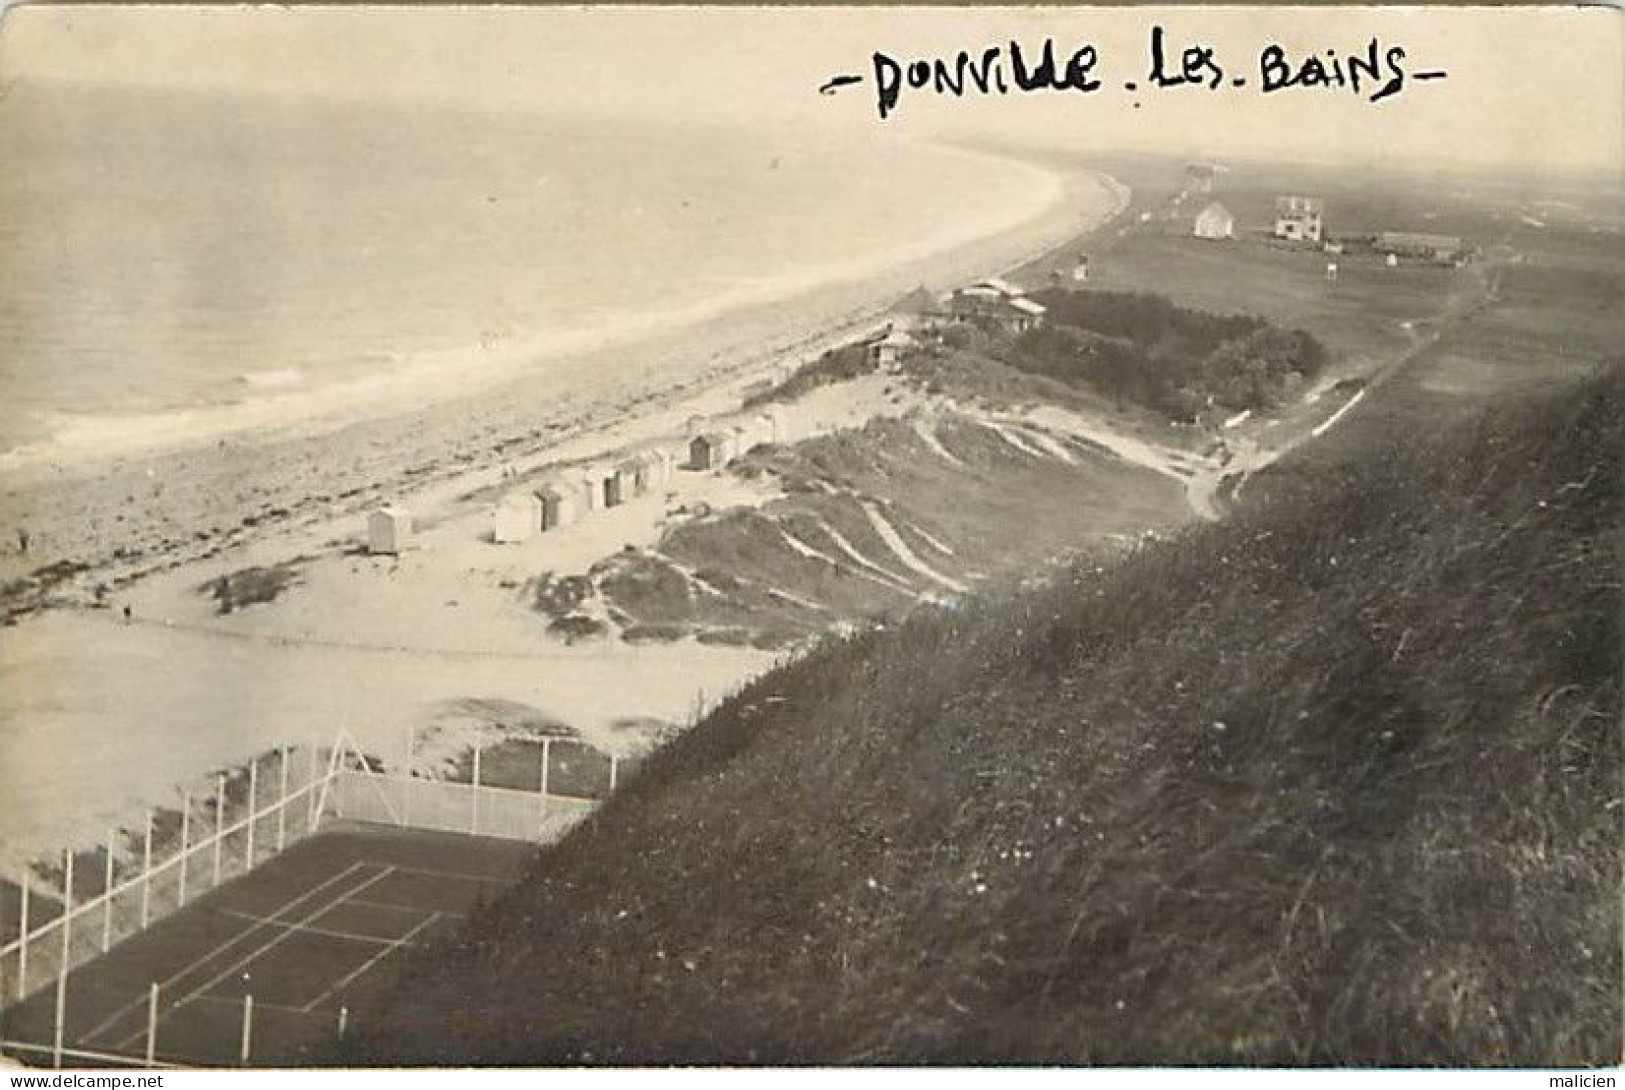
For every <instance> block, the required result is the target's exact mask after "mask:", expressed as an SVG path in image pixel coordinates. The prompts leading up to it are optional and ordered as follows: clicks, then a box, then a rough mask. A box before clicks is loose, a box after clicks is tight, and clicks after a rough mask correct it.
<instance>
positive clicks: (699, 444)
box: [688, 431, 737, 469]
mask: <svg viewBox="0 0 1625 1090" xmlns="http://www.w3.org/2000/svg"><path fill="white" fill-rule="evenodd" d="M736 450H737V443H736V441H735V439H734V438H733V435H732V434H731V433H729V432H725V431H708V432H706V433H705V434H703V435H696V436H695V437H694V438H693V439H690V440H689V441H688V466H689V468H690V469H718V468H720V467H722V466H725V465H727V464H728V463H729V462H730V461H732V460H733V457H734V453H735V451H736Z"/></svg>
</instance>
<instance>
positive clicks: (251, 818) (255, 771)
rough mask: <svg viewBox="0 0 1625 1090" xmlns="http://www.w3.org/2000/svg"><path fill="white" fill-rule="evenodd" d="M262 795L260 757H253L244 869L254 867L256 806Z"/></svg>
mask: <svg viewBox="0 0 1625 1090" xmlns="http://www.w3.org/2000/svg"><path fill="white" fill-rule="evenodd" d="M259 795H260V759H259V758H258V757H254V758H252V759H251V760H250V761H249V762H248V846H247V847H246V848H244V849H243V870H245V871H249V870H253V869H254V825H255V824H256V814H255V812H254V808H255V806H257V805H258V803H259Z"/></svg>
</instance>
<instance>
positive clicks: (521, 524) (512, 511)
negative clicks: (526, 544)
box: [491, 492, 542, 545]
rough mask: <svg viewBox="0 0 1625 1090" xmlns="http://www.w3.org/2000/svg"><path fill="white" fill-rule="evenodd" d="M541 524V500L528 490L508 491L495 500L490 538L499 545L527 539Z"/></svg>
mask: <svg viewBox="0 0 1625 1090" xmlns="http://www.w3.org/2000/svg"><path fill="white" fill-rule="evenodd" d="M541 525H542V503H541V501H540V500H539V499H537V498H536V497H535V496H533V495H531V494H529V493H528V492H510V493H509V494H508V495H506V496H503V497H502V499H501V500H499V501H497V506H496V511H495V512H493V514H492V526H491V540H493V541H495V542H496V543H497V544H499V545H508V544H515V543H518V542H521V541H529V540H530V539H531V537H532V536H534V535H535V533H536V531H537V530H539V529H541Z"/></svg>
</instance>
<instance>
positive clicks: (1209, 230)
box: [1196, 201, 1236, 238]
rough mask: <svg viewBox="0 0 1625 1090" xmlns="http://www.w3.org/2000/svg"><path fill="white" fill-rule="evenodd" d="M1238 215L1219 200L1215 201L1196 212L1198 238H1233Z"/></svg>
mask: <svg viewBox="0 0 1625 1090" xmlns="http://www.w3.org/2000/svg"><path fill="white" fill-rule="evenodd" d="M1235 233H1236V217H1235V216H1232V215H1231V214H1230V210H1229V209H1228V208H1226V207H1225V206H1224V205H1222V204H1220V203H1219V202H1218V201H1214V202H1213V203H1212V204H1210V205H1208V206H1207V207H1206V208H1204V209H1202V210H1201V211H1200V212H1198V213H1197V214H1196V237H1197V238H1233V237H1234V236H1235Z"/></svg>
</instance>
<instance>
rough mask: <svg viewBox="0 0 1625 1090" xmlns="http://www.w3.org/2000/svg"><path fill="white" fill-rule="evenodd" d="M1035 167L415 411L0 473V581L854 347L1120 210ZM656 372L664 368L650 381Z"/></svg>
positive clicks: (211, 545) (203, 544) (147, 551)
mask: <svg viewBox="0 0 1625 1090" xmlns="http://www.w3.org/2000/svg"><path fill="white" fill-rule="evenodd" d="M1023 168H1024V169H1029V170H1038V169H1040V168H1037V167H1034V166H1032V165H1031V164H1030V163H1024V164H1023ZM1043 173H1045V174H1046V175H1047V176H1048V177H1050V178H1052V179H1054V180H1055V182H1056V186H1057V190H1056V193H1055V194H1054V197H1053V199H1051V200H1050V201H1049V202H1047V203H1046V204H1045V206H1044V207H1043V208H1042V209H1041V210H1040V211H1039V212H1038V213H1037V214H1035V215H1032V216H1029V217H1027V218H1025V219H1023V220H1022V221H1021V222H1020V223H1019V224H1017V225H1015V226H1014V227H1007V228H1005V229H1003V230H1000V231H998V232H996V233H995V234H993V235H991V236H986V237H981V238H978V239H977V240H975V241H974V242H970V243H964V244H960V245H957V246H953V247H951V248H950V249H949V250H947V251H945V252H932V253H930V254H928V255H926V256H924V257H916V258H914V259H912V260H909V261H905V262H903V263H901V264H891V265H888V267H886V268H885V269H884V270H883V271H881V272H878V273H872V274H870V275H865V276H859V277H856V278H855V279H848V280H843V281H837V282H835V283H828V284H823V285H821V286H820V287H818V288H817V289H813V290H810V291H806V292H801V293H798V294H796V295H795V296H793V297H792V298H789V299H786V300H776V301H773V302H769V303H764V304H760V305H757V306H752V307H746V308H743V309H741V310H730V311H727V312H725V313H722V314H719V315H716V316H713V317H710V318H707V319H705V320H702V321H699V322H697V323H695V324H691V325H688V326H686V327H683V328H679V329H676V330H667V331H662V332H654V333H649V334H646V335H644V336H641V337H639V338H638V339H637V340H635V341H633V342H631V343H627V344H615V345H611V346H608V347H603V348H599V349H597V350H594V351H590V352H583V353H579V354H576V355H574V356H569V357H565V358H561V359H557V360H550V361H548V366H547V367H545V368H537V369H534V370H530V371H528V372H521V373H518V374H512V375H504V376H501V377H500V380H498V381H485V382H477V383H474V384H473V385H474V388H473V389H467V388H464V389H461V390H458V391H456V392H455V393H448V392H446V391H439V393H440V396H439V397H436V398H434V399H432V403H431V405H430V407H428V408H424V407H421V406H416V407H411V408H404V409H400V408H397V409H396V410H395V411H390V412H387V413H384V414H382V415H368V416H366V417H365V418H362V419H348V420H344V419H341V420H338V421H337V422H334V421H333V420H331V419H328V418H326V417H321V418H318V419H316V420H310V419H302V418H301V419H294V420H271V421H266V422H264V423H262V425H261V426H258V427H255V428H253V429H251V430H247V431H237V432H233V433H231V434H229V435H227V434H210V435H208V436H207V437H205V438H203V439H201V440H194V441H191V442H186V443H182V444H180V445H171V446H169V447H167V448H164V449H156V450H151V451H148V452H146V453H140V454H126V453H102V454H98V455H95V456H88V457H85V458H84V459H82V460H81V461H78V462H77V463H76V464H74V465H72V466H71V467H70V466H63V465H60V464H59V465H55V466H52V465H37V464H36V465H31V466H29V467H27V468H14V469H11V470H5V471H0V526H3V533H4V538H3V539H0V579H3V580H6V581H11V580H18V579H20V578H23V577H26V576H29V575H33V574H37V573H39V572H40V570H41V569H42V568H46V567H47V566H49V565H52V564H71V565H72V566H73V568H74V569H75V570H74V571H73V572H72V573H70V575H69V577H70V578H75V577H76V578H80V580H81V582H82V581H83V576H85V575H86V574H88V573H96V574H104V575H105V578H103V579H102V580H101V582H103V583H104V584H105V585H107V586H108V587H109V588H110V589H116V588H117V587H119V586H121V585H124V584H126V583H128V582H130V581H132V580H134V579H136V578H139V577H140V576H141V575H144V574H146V573H148V572H151V571H154V570H159V569H162V568H168V567H173V566H175V565H177V564H179V563H184V562H186V561H187V560H190V559H196V558H198V557H199V556H203V555H208V554H211V553H213V552H217V551H219V550H220V549H222V548H230V547H236V546H239V545H241V544H243V543H245V542H246V541H248V540H250V539H252V538H256V537H259V536H261V534H263V533H264V532H265V531H266V530H267V529H269V528H271V527H273V526H277V525H287V524H294V525H308V524H309V523H311V522H312V521H315V520H318V519H321V520H325V519H327V518H330V517H331V516H332V515H333V514H334V513H335V511H338V510H339V509H341V508H344V507H351V508H355V509H356V510H359V509H360V507H361V506H362V505H364V504H367V503H371V502H376V501H378V500H379V499H381V498H384V497H389V498H398V497H400V496H404V495H407V494H409V493H411V492H414V491H417V490H419V489H420V488H422V487H423V486H424V485H426V484H429V483H431V482H434V481H438V480H444V479H446V478H449V477H452V476H457V475H463V474H467V473H470V472H472V471H476V470H479V469H487V468H491V467H494V466H498V465H501V464H505V463H507V462H510V461H512V460H514V459H515V458H523V457H530V456H534V455H537V454H541V453H543V452H545V451H546V450H548V449H550V448H551V447H553V446H555V445H557V444H558V443H559V442H561V441H564V440H566V439H574V438H577V437H580V436H582V435H584V434H588V433H591V432H594V431H608V430H610V429H613V428H614V427H615V426H616V425H617V424H619V423H621V422H624V421H625V420H626V419H627V418H635V417H637V416H640V415H644V414H647V413H649V412H653V411H658V410H660V409H662V408H666V407H670V406H673V405H676V404H679V403H681V402H683V401H686V400H691V399H696V398H704V397H705V396H706V395H707V394H708V393H711V392H714V391H716V390H719V389H723V388H725V387H728V386H730V385H737V384H738V383H740V382H741V381H742V380H743V381H749V380H750V379H752V378H756V379H758V380H759V379H760V378H762V377H766V376H771V375H772V374H774V373H776V372H777V371H780V370H782V369H785V368H788V367H791V366H794V365H796V364H797V363H799V362H800V361H801V360H802V359H803V358H804V357H808V356H814V355H816V354H817V353H818V352H820V351H822V350H824V349H825V348H827V347H830V346H832V345H834V344H839V343H844V342H845V341H848V340H851V339H854V338H856V337H857V336H860V335H861V334H862V333H864V332H866V331H867V330H868V329H870V328H872V327H874V326H875V325H877V324H878V323H879V322H880V320H881V318H882V317H883V316H884V314H885V313H886V310H887V308H888V307H889V305H890V303H891V302H892V301H893V300H895V299H896V298H899V297H901V296H902V295H903V294H904V293H905V292H906V291H908V290H910V288H911V287H913V286H915V285H917V284H920V283H926V284H928V285H930V286H932V287H934V288H942V287H945V286H947V285H949V284H952V283H956V282H962V281H963V280H966V279H972V278H974V277H976V276H979V275H987V274H989V271H990V270H995V271H1003V270H1006V269H1009V268H1013V267H1018V266H1021V265H1024V264H1027V263H1028V262H1030V261H1032V260H1035V259H1037V258H1039V257H1041V256H1042V255H1045V254H1049V253H1052V252H1054V251H1056V250H1057V249H1058V248H1062V247H1065V246H1066V245H1069V244H1072V243H1074V242H1075V241H1076V240H1077V239H1078V238H1079V237H1081V236H1085V235H1087V234H1089V233H1090V232H1092V231H1094V230H1096V229H1098V228H1099V227H1100V226H1101V225H1103V224H1104V223H1106V222H1109V221H1110V220H1111V219H1112V218H1114V217H1115V216H1116V215H1118V214H1119V213H1120V211H1121V209H1122V207H1123V206H1124V203H1125V201H1126V197H1125V195H1124V194H1125V191H1124V190H1123V189H1122V187H1121V186H1120V185H1119V184H1118V183H1117V182H1116V181H1115V180H1114V179H1111V178H1109V177H1108V176H1106V175H1103V174H1099V173H1097V172H1092V171H1085V172H1078V173H1075V174H1064V175H1063V174H1060V173H1058V172H1052V171H1044V172H1043ZM657 367H658V368H659V369H660V370H661V371H662V372H664V374H662V376H661V377H660V378H659V379H658V380H657V379H655V377H654V372H655V369H656V368H657ZM462 385H463V386H464V387H467V386H469V385H470V384H469V383H462ZM19 527H26V528H27V530H28V532H29V534H30V537H31V539H32V540H31V547H30V550H29V553H28V555H26V556H23V555H20V554H19V550H18V548H17V543H16V538H15V537H14V536H13V535H14V533H15V531H16V529H17V528H19ZM49 595H50V588H45V589H44V591H43V592H41V593H38V594H34V595H33V596H32V598H33V601H32V602H31V603H30V604H29V605H27V606H25V607H24V608H22V609H18V608H17V607H16V605H15V604H8V605H9V612H10V613H11V614H13V615H15V614H16V613H18V612H27V611H29V609H31V608H33V607H37V606H38V605H40V604H41V603H42V602H43V601H45V600H47V599H48V598H49Z"/></svg>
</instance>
